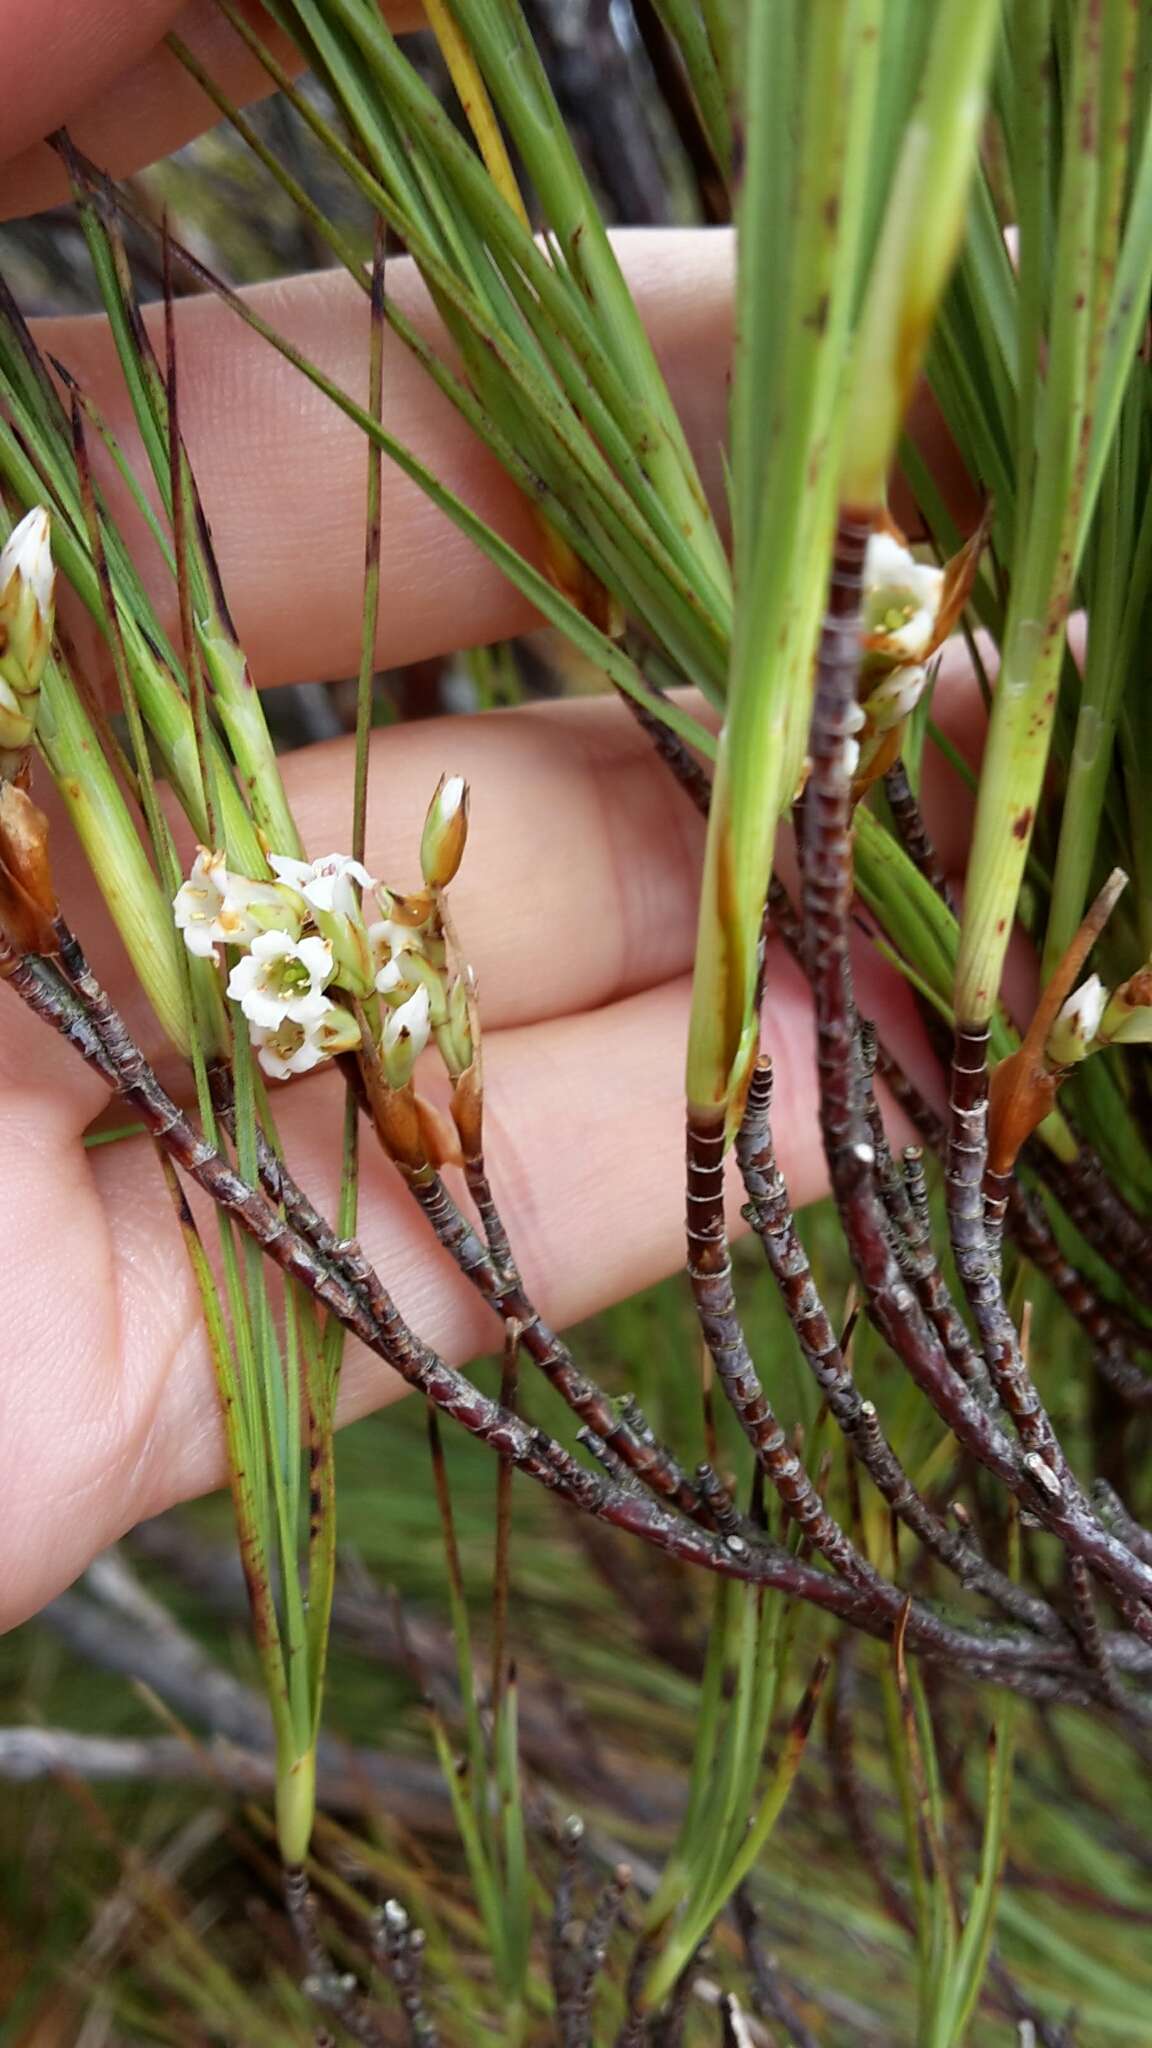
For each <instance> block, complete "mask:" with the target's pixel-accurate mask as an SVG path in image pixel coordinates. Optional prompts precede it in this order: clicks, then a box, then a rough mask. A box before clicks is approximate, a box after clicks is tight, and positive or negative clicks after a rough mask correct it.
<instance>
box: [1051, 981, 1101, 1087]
mask: <svg viewBox="0 0 1152 2048" xmlns="http://www.w3.org/2000/svg"><path fill="white" fill-rule="evenodd" d="M1107 1007H1108V991H1107V989H1106V988H1105V986H1104V984H1103V982H1102V981H1101V979H1100V976H1099V975H1098V974H1092V975H1089V977H1088V980H1087V981H1085V982H1082V983H1081V985H1080V987H1079V988H1078V989H1076V990H1075V992H1074V993H1073V994H1072V995H1070V996H1069V998H1068V1001H1067V1002H1066V1003H1065V1005H1064V1007H1063V1009H1062V1010H1061V1011H1060V1014H1059V1016H1058V1017H1057V1019H1056V1022H1055V1023H1054V1024H1053V1026H1052V1029H1051V1031H1050V1032H1049V1033H1048V1041H1047V1044H1046V1046H1045V1048H1044V1050H1045V1052H1046V1053H1047V1055H1048V1058H1049V1059H1050V1060H1051V1061H1053V1063H1054V1064H1055V1065H1056V1066H1058V1067H1071V1066H1074V1065H1075V1064H1076V1062H1077V1061H1078V1060H1082V1059H1083V1058H1084V1057H1085V1055H1086V1054H1087V1053H1089V1052H1090V1051H1091V1049H1092V1041H1093V1039H1094V1038H1095V1036H1096V1033H1097V1032H1098V1031H1099V1029H1100V1020H1101V1018H1102V1017H1103V1015H1104V1012H1105V1010H1106V1009H1107Z"/></svg>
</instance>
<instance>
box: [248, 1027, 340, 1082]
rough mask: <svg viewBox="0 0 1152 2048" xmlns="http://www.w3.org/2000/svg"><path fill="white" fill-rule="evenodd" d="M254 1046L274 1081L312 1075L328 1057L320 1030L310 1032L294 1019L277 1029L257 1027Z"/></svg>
mask: <svg viewBox="0 0 1152 2048" xmlns="http://www.w3.org/2000/svg"><path fill="white" fill-rule="evenodd" d="M252 1043H253V1045H254V1046H255V1048H256V1057H257V1059H258V1060H259V1062H260V1065H261V1066H262V1067H263V1069H264V1072H265V1073H266V1074H270V1075H271V1077H272V1079H273V1080H274V1081H288V1080H290V1079H291V1078H292V1075H293V1074H307V1073H310V1072H311V1070H312V1068H313V1067H318V1066H320V1065H321V1063H322V1062H323V1061H324V1060H325V1059H327V1057H328V1055H327V1052H326V1051H325V1049H324V1047H323V1046H322V1045H321V1043H320V1040H319V1036H318V1033H317V1030H316V1027H315V1026H313V1028H312V1029H311V1030H308V1029H307V1028H306V1027H305V1026H304V1025H303V1024H299V1023H296V1022H295V1021H294V1019H292V1018H291V1017H286V1018H284V1019H283V1021H282V1022H281V1023H280V1024H278V1025H277V1026H276V1028H275V1030H267V1029H265V1028H264V1026H263V1025H260V1024H257V1025H254V1026H253V1029H252Z"/></svg>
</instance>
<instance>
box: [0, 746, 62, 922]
mask: <svg viewBox="0 0 1152 2048" xmlns="http://www.w3.org/2000/svg"><path fill="white" fill-rule="evenodd" d="M56 914H57V904H56V890H55V886H54V884H53V881H52V868H51V864H50V862H49V859H48V820H47V818H46V817H45V816H44V813H43V811H41V810H39V809H38V808H37V806H36V805H35V804H34V803H33V801H32V799H31V797H30V796H29V795H28V794H27V792H26V791H25V790H23V789H18V788H17V787H16V784H15V783H14V782H0V929H2V930H3V931H4V933H5V934H6V936H7V937H8V939H9V940H10V942H11V944H12V945H13V946H15V948H16V949H17V951H18V952H21V953H50V952H52V951H53V949H54V946H55V938H54V935H53V930H52V926H53V922H54V920H55V918H56Z"/></svg>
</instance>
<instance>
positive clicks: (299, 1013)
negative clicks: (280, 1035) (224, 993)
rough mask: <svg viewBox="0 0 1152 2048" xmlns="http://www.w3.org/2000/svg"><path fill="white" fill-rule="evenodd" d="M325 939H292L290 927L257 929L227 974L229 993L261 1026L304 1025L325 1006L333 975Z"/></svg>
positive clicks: (315, 1020) (319, 1015)
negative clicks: (286, 928)
mask: <svg viewBox="0 0 1152 2048" xmlns="http://www.w3.org/2000/svg"><path fill="white" fill-rule="evenodd" d="M332 965H333V963H332V948H331V946H330V945H329V944H328V941H327V940H326V939H319V938H315V937H313V938H307V939H294V938H293V937H292V934H291V933H290V932H260V933H259V934H258V935H257V936H256V937H255V938H254V939H253V940H252V943H251V946H250V948H249V950H248V952H247V953H246V954H245V957H244V958H243V960H238V961H237V962H236V965H235V967H234V968H233V969H232V972H231V974H230V975H229V977H228V994H229V995H230V996H231V998H232V1001H233V1002H234V1003H239V1005H240V1008H241V1009H242V1010H243V1012H244V1015H245V1016H246V1017H247V1018H248V1019H249V1021H250V1022H251V1023H253V1024H257V1025H259V1026H260V1028H261V1029H262V1030H269V1031H274V1030H275V1029H276V1028H277V1026H278V1025H280V1024H282V1023H285V1022H290V1023H293V1024H301V1025H303V1026H305V1028H307V1027H308V1026H310V1025H313V1024H317V1023H319V1021H320V1019H321V1018H322V1017H323V1016H324V1014H325V1012H326V1010H327V1009H328V998H327V996H326V995H325V994H324V990H325V988H326V987H327V985H328V982H329V981H330V980H331V978H332Z"/></svg>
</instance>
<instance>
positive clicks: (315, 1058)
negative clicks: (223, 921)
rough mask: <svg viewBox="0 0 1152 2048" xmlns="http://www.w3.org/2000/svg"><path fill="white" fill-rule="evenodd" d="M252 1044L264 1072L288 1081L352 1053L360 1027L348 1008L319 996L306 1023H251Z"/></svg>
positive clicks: (295, 1020)
mask: <svg viewBox="0 0 1152 2048" xmlns="http://www.w3.org/2000/svg"><path fill="white" fill-rule="evenodd" d="M305 944H307V941H305ZM252 1043H253V1045H254V1046H255V1048H256V1057H257V1059H258V1060H259V1062H260V1065H261V1066H262V1067H263V1069H264V1072H265V1073H266V1074H271V1076H272V1078H273V1080H274V1081H287V1080H289V1079H290V1078H291V1076H292V1075H293V1074H308V1073H311V1071H312V1069H313V1067H319V1066H322V1065H323V1064H324V1062H325V1061H326V1060H330V1059H331V1058H332V1057H333V1056H334V1054H336V1053H338V1052H352V1051H353V1050H354V1049H355V1047H356V1046H358V1045H359V1044H360V1026H359V1024H358V1023H357V1021H356V1019H355V1017H354V1016H353V1015H352V1012H351V1010H345V1009H344V1008H343V1007H342V1006H341V1005H340V1004H339V1003H330V1002H329V1001H328V1000H327V998H326V997H323V996H322V997H321V998H320V999H319V1010H318V1012H316V1013H315V1014H312V1013H311V1012H310V1013H309V1017H308V1020H307V1021H306V1022H301V1021H300V1019H298V1018H294V1017H285V1018H283V1019H282V1021H281V1022H280V1023H279V1024H277V1025H276V1026H275V1027H272V1026H269V1025H263V1024H254V1025H253V1026H252Z"/></svg>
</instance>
